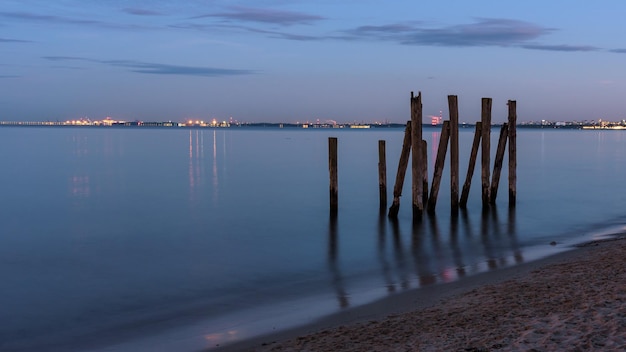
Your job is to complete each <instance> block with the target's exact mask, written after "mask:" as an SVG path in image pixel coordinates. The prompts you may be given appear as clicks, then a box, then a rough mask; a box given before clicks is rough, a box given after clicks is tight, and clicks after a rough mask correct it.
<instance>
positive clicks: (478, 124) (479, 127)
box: [459, 121, 483, 209]
mask: <svg viewBox="0 0 626 352" xmlns="http://www.w3.org/2000/svg"><path fill="white" fill-rule="evenodd" d="M482 126H483V125H482V123H481V122H480V121H478V122H476V130H475V132H474V141H473V142H472V151H471V152H470V159H469V165H468V166H467V175H466V176H465V183H464V184H463V191H461V200H460V201H459V206H460V207H461V208H463V209H465V208H467V198H469V191H470V187H471V186H472V177H474V167H475V166H476V156H477V155H478V147H479V144H480V137H481V134H482Z"/></svg>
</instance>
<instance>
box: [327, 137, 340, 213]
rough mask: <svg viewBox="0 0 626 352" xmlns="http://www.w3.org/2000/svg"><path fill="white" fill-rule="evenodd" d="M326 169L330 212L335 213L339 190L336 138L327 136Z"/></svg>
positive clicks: (337, 205)
mask: <svg viewBox="0 0 626 352" xmlns="http://www.w3.org/2000/svg"><path fill="white" fill-rule="evenodd" d="M328 170H329V174H330V213H331V215H333V214H337V210H338V209H339V200H338V198H339V191H338V177H337V138H336V137H329V138H328Z"/></svg>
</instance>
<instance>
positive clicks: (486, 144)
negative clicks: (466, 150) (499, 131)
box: [480, 98, 491, 207]
mask: <svg viewBox="0 0 626 352" xmlns="http://www.w3.org/2000/svg"><path fill="white" fill-rule="evenodd" d="M480 120H481V122H482V129H483V130H482V136H481V139H482V157H481V166H482V195H483V207H488V206H489V179H490V175H489V164H490V161H491V160H490V158H489V154H490V148H491V145H490V140H491V98H483V99H482V112H481V119H480Z"/></svg>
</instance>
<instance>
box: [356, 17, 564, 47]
mask: <svg viewBox="0 0 626 352" xmlns="http://www.w3.org/2000/svg"><path fill="white" fill-rule="evenodd" d="M552 31H553V29H550V28H546V27H542V26H538V25H536V24H532V23H529V22H524V21H518V20H510V19H498V18H479V19H477V20H476V22H475V23H470V24H460V25H454V26H444V27H439V28H428V27H424V26H422V25H421V24H419V23H418V24H388V25H383V26H362V27H357V28H355V29H353V30H349V31H347V33H348V34H349V35H351V36H354V37H356V38H360V39H371V40H388V41H395V42H398V43H401V44H405V45H420V46H452V47H459V46H514V45H519V44H521V43H524V42H527V41H530V40H533V39H537V38H539V37H541V36H544V35H546V34H549V33H551V32H552Z"/></svg>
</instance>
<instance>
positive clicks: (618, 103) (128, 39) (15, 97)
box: [0, 0, 626, 123]
mask: <svg viewBox="0 0 626 352" xmlns="http://www.w3.org/2000/svg"><path fill="white" fill-rule="evenodd" d="M623 13H626V3H623V2H618V1H596V2H583V1H578V0H575V1H565V0H556V1H550V2H545V1H536V0H531V1H526V2H503V1H476V2H466V1H450V0H448V1H437V2H429V3H424V2H413V1H405V0H402V1H395V0H391V1H385V2H383V1H377V0H359V1H357V0H344V1H334V0H298V1H296V0H291V1H290V0H255V1H252V0H234V1H227V0H215V1H210V2H208V1H201V0H189V1H184V2H180V1H166V0H160V1H147V0H109V1H97V0H55V1H48V0H3V1H2V2H1V3H0V19H1V20H2V22H0V23H1V25H0V53H1V54H0V57H1V58H0V120H3V121H57V120H58V121H65V120H74V119H80V118H84V117H89V118H92V119H95V120H100V119H104V118H105V117H107V116H111V117H113V118H114V119H119V120H125V121H136V120H139V121H168V120H171V121H187V120H189V119H193V120H197V119H200V120H202V119H204V120H209V119H217V120H219V121H226V120H229V119H231V118H232V119H234V120H237V121H241V122H269V123H274V122H285V123H295V122H298V121H299V122H304V121H309V122H315V121H316V120H318V119H319V120H320V121H323V122H325V121H329V120H332V121H337V122H338V123H349V122H364V123H373V122H376V121H379V122H383V121H388V122H391V123H403V122H404V121H406V120H408V119H409V117H410V113H409V96H410V92H411V91H414V92H416V93H417V92H418V91H421V92H422V96H423V106H424V120H425V121H428V116H430V115H434V116H437V115H439V113H440V111H441V112H442V117H443V119H447V118H448V106H447V96H448V95H450V94H453V95H457V96H458V97H459V112H460V116H459V120H460V121H465V122H468V123H472V122H474V121H478V120H479V119H480V106H481V102H480V99H481V98H482V97H491V98H493V122H494V123H501V122H504V121H505V119H506V112H507V108H506V102H507V100H509V99H512V100H516V101H517V102H518V103H517V110H518V121H520V122H524V121H541V120H542V119H545V120H551V121H584V120H599V119H602V120H608V121H621V120H623V119H626V101H625V99H624V98H623V96H624V93H626V70H625V69H624V66H625V65H626V43H624V41H623V38H622V33H625V32H626V24H624V23H623V20H622V18H621V17H622V14H623Z"/></svg>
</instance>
